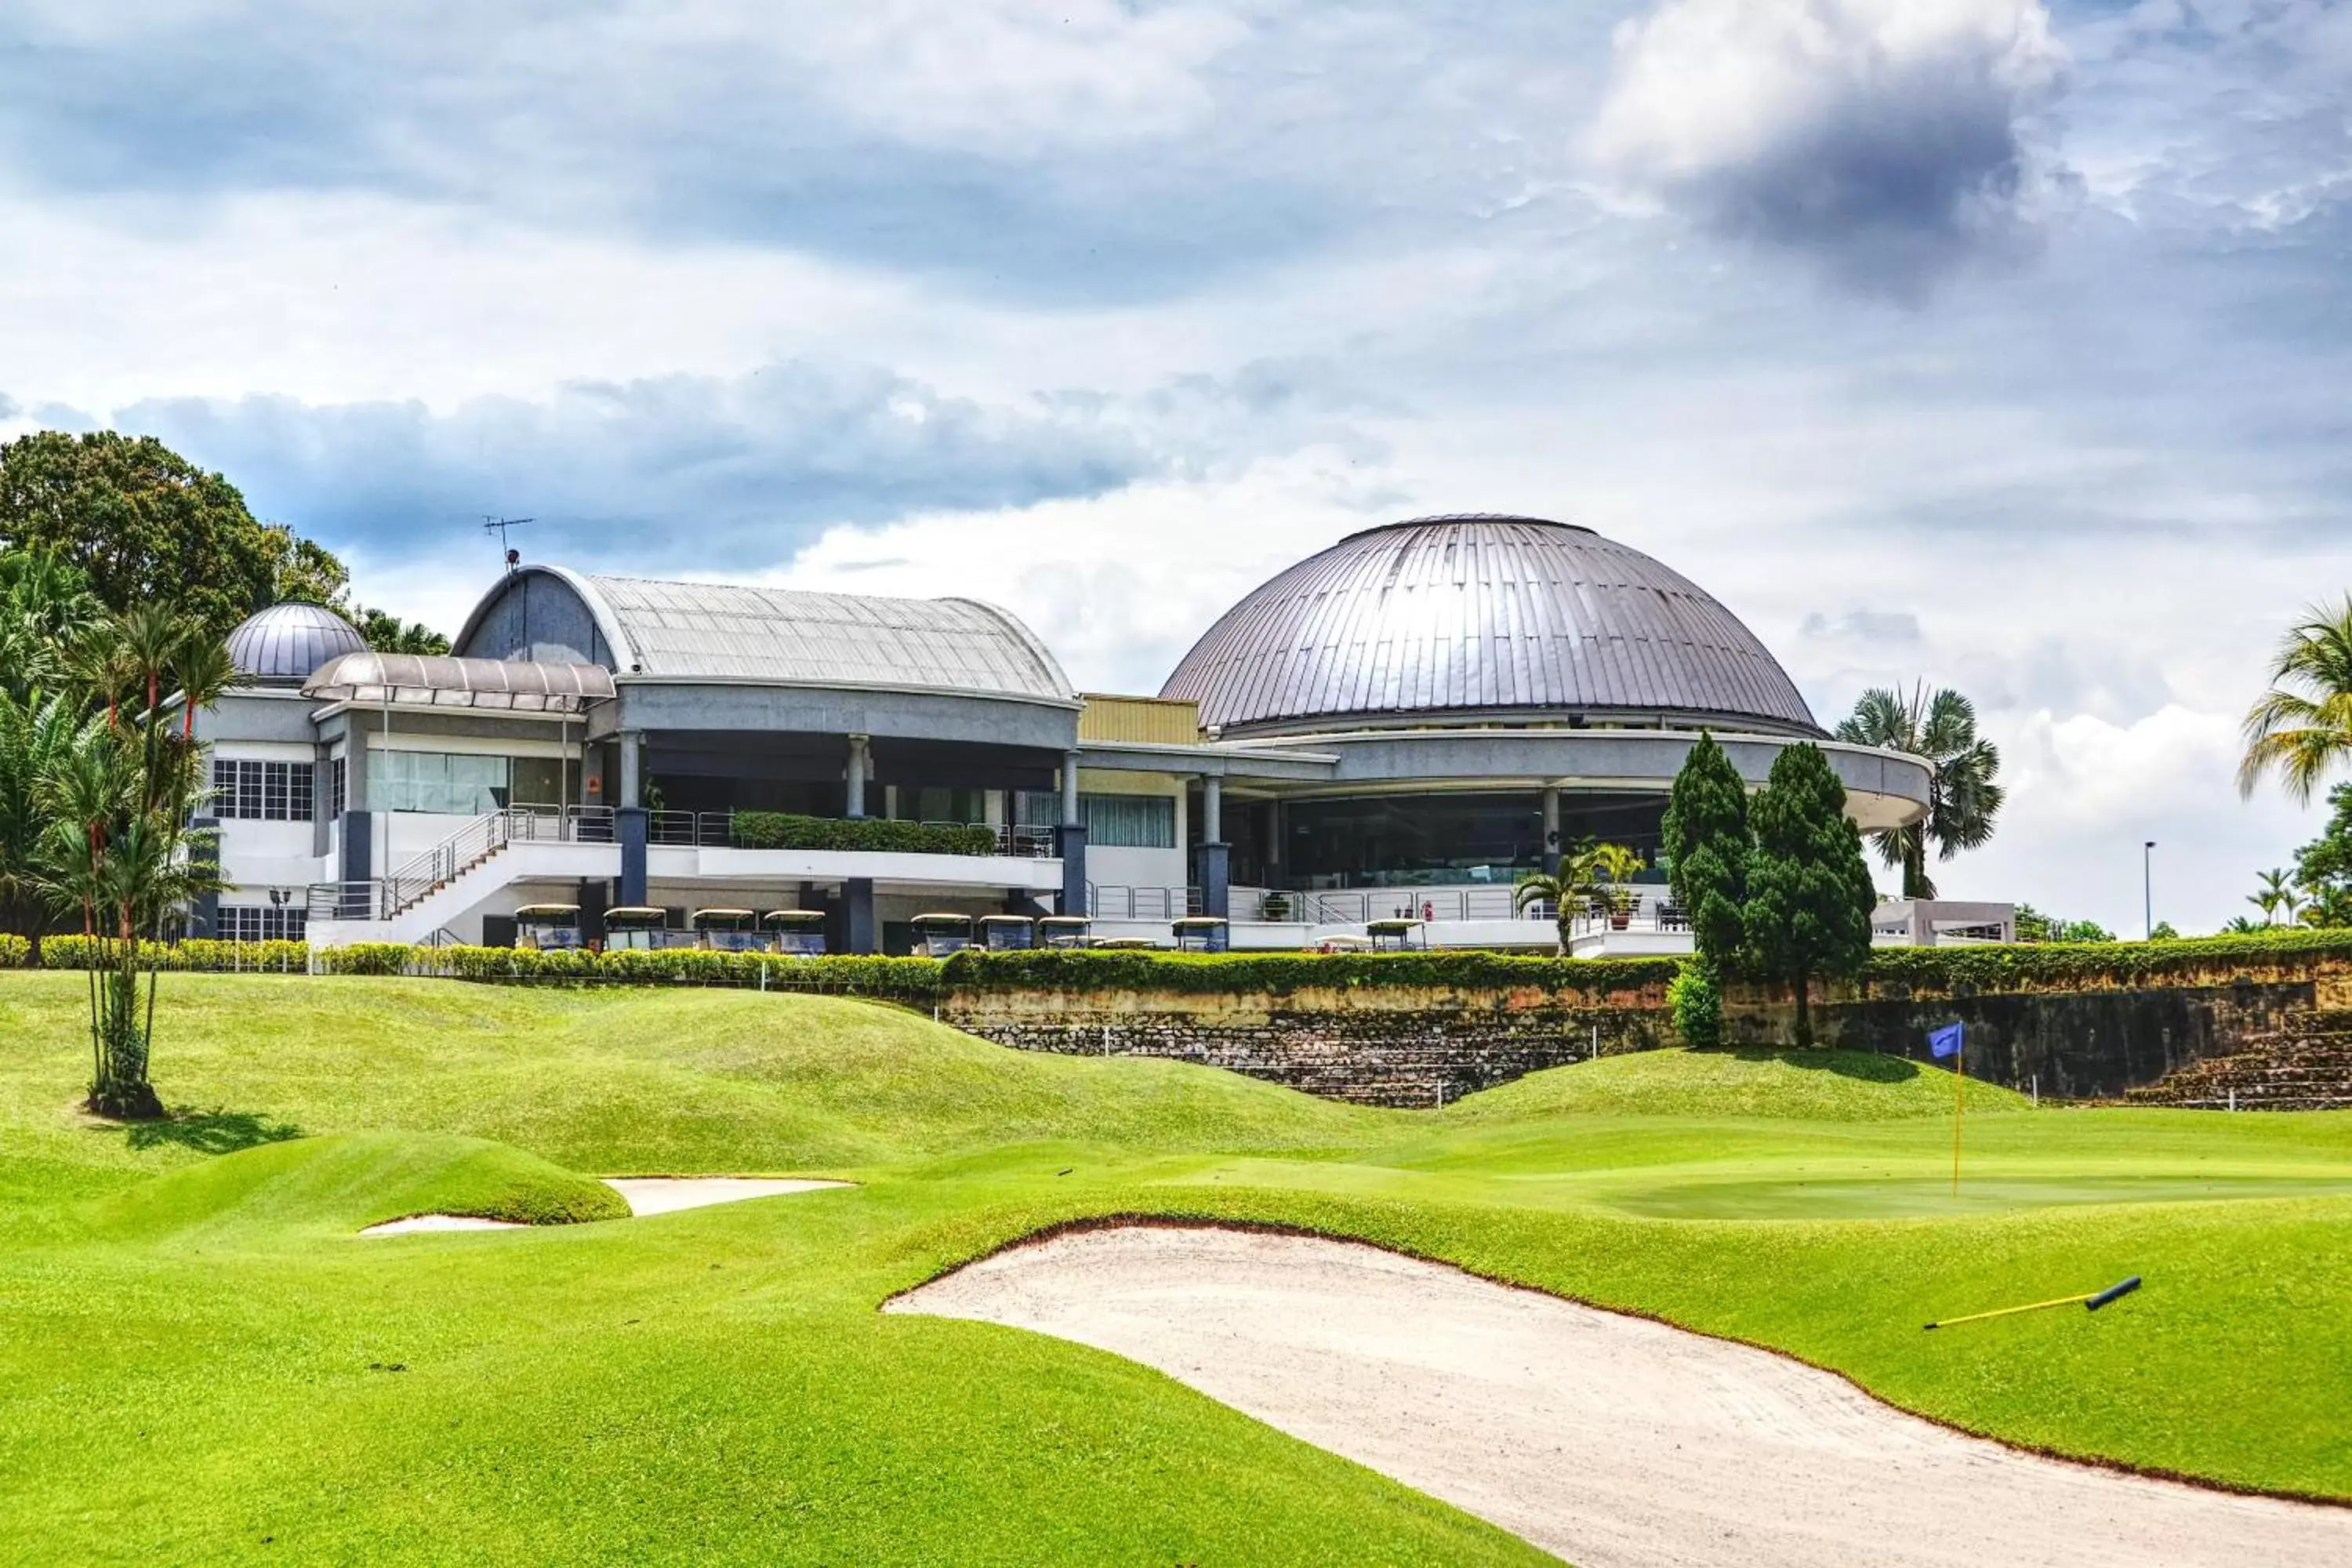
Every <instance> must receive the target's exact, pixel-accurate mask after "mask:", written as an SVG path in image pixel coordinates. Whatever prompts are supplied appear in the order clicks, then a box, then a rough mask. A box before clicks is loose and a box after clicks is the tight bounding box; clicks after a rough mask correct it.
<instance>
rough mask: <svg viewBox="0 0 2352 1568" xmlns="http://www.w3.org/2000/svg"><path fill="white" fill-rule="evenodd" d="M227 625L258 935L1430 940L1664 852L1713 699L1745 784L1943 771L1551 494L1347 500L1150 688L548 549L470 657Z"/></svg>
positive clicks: (1643, 899)
mask: <svg viewBox="0 0 2352 1568" xmlns="http://www.w3.org/2000/svg"><path fill="white" fill-rule="evenodd" d="M230 650H231V653H232V655H233V656H234V658H235V660H236V665H237V668H239V669H240V670H241V671H242V672H243V674H244V677H245V684H243V685H240V686H238V687H237V688H236V689H233V690H232V691H231V693H230V694H229V695H228V696H227V697H226V698H225V699H223V700H222V701H221V702H220V703H219V705H218V706H217V707H216V708H215V710H212V711H210V712H208V713H205V715H203V716H202V717H201V719H200V720H199V729H200V732H201V733H202V734H203V736H204V738H205V740H206V742H208V743H209V746H210V751H211V759H212V768H213V780H214V784H215V799H214V801H213V804H212V806H211V808H210V809H211V810H212V812H213V813H214V815H215V816H216V817H217V819H218V824H219V829H220V845H221V860H222V868H223V875H224V877H225V879H226V880H228V881H229V882H230V883H232V884H233V886H232V887H231V889H229V890H228V891H226V892H225V893H223V894H220V895H218V896H217V898H216V899H211V900H206V903H205V907H204V908H203V909H201V910H199V911H198V914H197V919H196V922H195V923H196V925H197V927H198V929H200V930H203V929H208V930H210V931H214V932H216V933H217V934H220V935H224V936H231V937H238V938H245V939H258V938H262V937H267V936H278V935H286V936H304V937H307V938H308V939H309V940H310V941H311V942H316V943H322V944H338V943H342V942H359V941H398V942H431V941H457V942H491V943H493V944H495V943H499V942H510V941H512V940H514V937H515V933H516V930H517V923H516V922H517V914H518V911H519V910H530V909H533V908H537V907H546V906H576V907H577V909H578V910H579V915H578V921H579V924H580V926H581V928H582V929H583V931H585V932H586V933H587V934H588V936H589V938H590V939H591V940H594V939H596V938H598V937H601V936H602V934H603V929H602V922H603V918H604V912H605V911H607V910H615V909H633V910H667V911H669V913H670V917H671V919H672V921H674V923H675V924H676V925H677V926H679V927H683V926H684V925H685V924H686V923H687V922H688V921H690V920H691V919H692V917H693V911H696V910H720V909H732V910H753V911H768V910H802V911H807V914H806V915H805V916H804V917H803V918H804V919H806V920H808V921H811V922H814V921H819V920H821V921H822V923H823V927H824V936H825V940H826V945H827V946H828V947H829V948H830V949H831V950H832V951H835V952H904V951H907V950H908V947H909V946H910V944H911V943H912V942H913V941H914V932H915V930H916V919H917V917H918V916H919V915H923V914H927V913H940V912H946V913H961V914H967V915H971V916H973V917H975V918H976V917H980V916H984V915H988V914H1015V915H1028V916H1041V915H1045V914H1049V913H1054V914H1066V915H1069V914H1082V915H1086V916H1088V917H1091V919H1092V920H1093V921H1094V930H1095V933H1096V934H1097V936H1098V937H1102V936H1127V937H1150V938H1152V939H1154V940H1158V941H1161V942H1166V941H1168V940H1169V939H1170V932H1171V925H1172V923H1173V922H1174V921H1178V920H1180V919H1183V918H1185V917H1187V916H1193V917H1221V918H1223V920H1225V921H1228V922H1229V924H1228V926H1227V927H1226V928H1225V931H1223V932H1221V933H1219V934H1220V938H1221V939H1222V938H1223V937H1225V936H1226V935H1227V934H1228V933H1229V939H1230V941H1231V942H1232V943H1233V945H1235V946H1265V947H1297V946H1302V945H1307V944H1310V943H1315V942H1331V941H1340V942H1345V941H1348V940H1349V939H1351V938H1354V937H1360V935H1361V933H1362V932H1363V931H1365V930H1366V929H1367V927H1368V925H1370V922H1374V921H1381V920H1384V919H1392V918H1398V917H1402V918H1405V919H1412V920H1419V921H1424V922H1426V924H1425V925H1424V926H1423V928H1422V931H1421V935H1422V939H1423V940H1425V941H1432V942H1436V943H1439V944H1444V943H1446V942H1456V943H1461V944H1465V945H1482V946H1506V947H1507V946H1520V947H1529V948H1536V947H1541V948H1549V946H1550V945H1551V943H1552V941H1553V933H1552V927H1551V924H1550V922H1549V920H1548V919H1546V918H1543V917H1542V915H1541V912H1540V911H1538V912H1537V915H1536V918H1532V919H1530V918H1526V917H1523V916H1521V915H1520V914H1518V913H1517V912H1515V911H1514V910H1513V909H1512V907H1511V902H1512V900H1511V889H1512V884H1513V882H1514V881H1515V880H1516V879H1517V878H1518V877H1519V876H1521V875H1522V874H1524V873H1525V872H1528V871H1530V870H1538V869H1546V868H1556V867H1557V866H1558V864H1559V858H1560V855H1561V853H1562V852H1563V850H1564V849H1572V848H1573V847H1574V846H1575V845H1576V844H1577V843H1579V842H1580V841H1581V840H1582V839H1584V838H1586V837H1592V838H1598V839H1602V840H1609V841H1614V842H1618V843H1622V844H1626V845H1629V846H1632V847H1633V848H1635V849H1636V850H1638V851H1640V852H1642V853H1643V856H1644V857H1645V858H1647V857H1651V856H1654V852H1655V850H1656V848H1657V846H1658V836H1659V825H1660V819H1661V817H1662V816H1663V814H1664V806H1665V800H1666V794H1667V790H1668V788H1669V786H1670V785H1671V784H1672V782H1673V779H1674V776H1675V772H1676V771H1677V770H1678V769H1679V768H1680V767H1681V765H1682V762H1683V759H1684V757H1685V755H1686V754H1687V752H1688V751H1689V749H1690V747H1691V745H1692V744H1693V743H1694V742H1695V741H1696V739H1697V736H1698V734H1699V732H1700V731H1712V732H1713V733H1714V734H1715V736H1716V737H1717V740H1718V741H1719V742H1721V743H1722V744H1723V746H1724V748H1725V750H1726V751H1727V752H1728V753H1729V755H1730V757H1731V759H1732V762H1733V763H1734V765H1736V766H1737V767H1738V769H1739V771H1740V773H1742V774H1743V775H1744V776H1745V777H1747V778H1748V780H1749V781H1751V783H1755V784H1760V783H1761V782H1762V781H1763V779H1764V777H1765V775H1766V773H1768V772H1769V770H1770V767H1771V765H1772V761H1773V758H1774V757H1775V756H1776V755H1777V754H1778V753H1779V752H1780V749H1781V748H1782V747H1784V746H1787V745H1789V744H1790V743H1792V742H1814V743H1817V744H1819V745H1821V746H1822V749H1823V750H1824V751H1825V752H1827V753H1828V756H1829V759H1830V762H1831V765H1832V767H1833V768H1834V769H1835V770H1836V771H1837V773H1838V775H1839V776H1840V778H1841V779H1842V780H1843V782H1844V784H1845V786H1846V791H1847V798H1848V809H1849V811H1850V812H1851V814H1852V815H1853V817H1854V819H1855V820H1856V821H1857V822H1858V823H1859V824H1860V825H1861V826H1864V828H1874V827H1887V826H1898V825H1901V824H1904V823H1907V822H1910V821H1914V820H1916V818H1917V817H1918V816H1919V815H1920V814H1921V813H1922V812H1923V811H1924V809H1925V806H1926V802H1927V785H1928V779H1929V769H1928V766H1927V763H1925V762H1923V761H1921V760H1920V759H1918V758H1916V757H1910V756H1906V755H1902V754H1899V753H1895V752H1883V751H1876V750H1873V749H1870V748H1866V747H1860V746H1851V745H1845V744H1842V743H1839V742H1833V741H1831V740H1830V739H1828V737H1827V736H1826V734H1825V733H1824V731H1822V729H1821V727H1820V726H1819V725H1818V724H1817V723H1816V722H1815V721H1814V719H1813V716H1812V714H1811V712H1810V711H1809V710H1807V708H1806V706H1805V703H1804V700H1803V699H1802V698H1801V697H1800V696H1799V694H1798V692H1797V689H1796V687H1795V686H1794V684H1793V683H1792V682H1791V681H1790V679H1789V678H1788V676H1787V674H1786V673H1785V672H1783V671H1782V669H1781V668H1780V665H1779V664H1778V663H1777V662H1776V661H1775V660H1774V659H1773V658H1772V656H1771V655H1770V654H1769V652H1768V651H1767V650H1766V649H1765V648H1764V647H1763V645H1762V644H1761V643H1759V641H1758V640H1757V639H1756V637H1754V636H1753V635H1752V634H1751V633H1750V632H1749V631H1748V628H1747V627H1745V626H1742V625H1741V624H1740V623H1739V621H1738V618H1737V617H1735V616H1733V615H1732V614H1731V613H1730V612H1729V611H1728V610H1727V609H1726V608H1725V607H1724V606H1723V605H1721V604H1720V603H1718V602H1717V600H1715V599H1714V598H1712V597H1710V596H1709V595H1707V594H1706V592H1704V591H1703V590H1702V589H1700V588H1699V587H1697V586H1696V584H1693V583H1691V582H1690V581H1689V580H1688V579H1686V578H1685V577H1683V576H1681V575H1680V574H1677V573H1675V572H1674V571H1672V570H1671V569H1669V568H1668V567H1666V566H1664V565H1663V564H1661V563H1658V562H1656V561H1654V560H1652V559H1650V558H1649V557H1648V556H1646V555H1643V554H1642V553H1641V552H1638V551H1635V550H1632V549H1629V548H1628V547H1626V546H1624V545H1622V544H1619V543H1616V542H1612V541H1610V540H1607V539H1603V538H1601V536H1599V535H1597V534H1595V533H1593V532H1591V531H1590V530H1587V529H1583V528H1579V527H1575V526H1572V525H1569V524H1564V523H1558V522H1548V521H1541V520H1538V519H1533V518H1519V517H1493V516H1462V517H1435V518H1422V519H1415V520H1412V521H1404V522H1398V523H1392V524H1389V525H1386V526H1383V527H1379V528H1373V529H1369V530H1366V531H1363V532H1360V533H1357V534H1354V535H1351V536H1350V537H1349V538H1347V539H1344V540H1342V541H1340V542H1339V543H1338V544H1335V545H1333V546H1332V547H1331V548H1330V549H1328V550H1326V551H1324V552H1321V553H1319V554H1318V555H1315V556H1313V557H1310V558H1309V559H1307V560H1306V561H1303V562H1301V563H1298V564H1297V565H1296V566H1293V567H1292V568H1290V569H1289V570H1288V571H1286V572H1284V573H1282V574H1279V575H1278V576H1276V577H1275V578H1274V579H1272V580H1271V581H1270V582H1267V583H1266V584H1264V585H1262V586H1261V587H1259V588H1258V589H1256V590H1255V592H1253V593H1251V594H1250V595H1247V596H1246V597H1245V598H1244V599H1243V600H1242V601H1241V602H1240V603H1239V604H1237V605H1234V607H1233V608H1232V609H1231V610H1230V611H1228V612H1227V613H1226V614H1225V615H1224V616H1223V617H1222V618H1220V619H1219V620H1218V621H1217V622H1216V624H1215V625H1213V626H1211V627H1210V628H1209V629H1208V630H1207V632H1206V633H1205V634H1204V635H1203V636H1202V637H1201V639H1200V641H1199V642H1198V643H1197V644H1196V645H1195V646H1194V647H1193V648H1192V651H1191V652H1190V653H1189V654H1187V655H1186V656H1185V657H1184V658H1183V659H1182V660H1181V662H1180V663H1179V664H1178V666H1177V667H1176V668H1175V670H1174V671H1173V673H1171V675H1170V677H1169V678H1168V680H1167V682H1166V684H1165V685H1164V687H1163V688H1162V689H1161V690H1160V693H1159V694H1158V695H1157V696H1153V697H1141V696H1103V695H1090V694H1082V693H1080V692H1078V691H1076V690H1075V689H1073V688H1072V687H1071V684H1070V681H1069V679H1068V677H1067V676H1066V675H1065V674H1064V673H1063V670H1062V668H1061V666H1060V665H1059V664H1058V663H1057V662H1056V661H1055V658H1054V655H1053V653H1052V651H1051V650H1050V649H1048V648H1047V647H1045V645H1044V644H1043V643H1042V642H1041V641H1040V640H1039V639H1038V638H1037V637H1036V636H1035V635H1034V633H1032V632H1031V631H1030V630H1029V629H1028V628H1027V627H1026V626H1023V625H1022V624H1021V622H1020V621H1019V620H1018V619H1016V618H1015V617H1013V616H1011V615H1009V614H1007V613H1006V612H1004V611H1003V610H1000V609H997V608H995V607H993V606H991V605H984V604H981V603H978V602H976V601H973V600H970V599H960V598H943V599H930V600H916V599H895V598H877V597H866V596H860V595H838V594H813V593H801V592H793V591H790V590H784V589H774V588H758V587H749V586H743V585H740V584H698V583H667V582H650V581H644V580H640V579H635V578H626V577H614V576H604V575H595V574H585V573H579V572H572V571H568V570H565V569H563V568H562V567H559V566H552V565H539V564H518V565H516V566H514V567H513V568H512V569H511V570H509V572H507V573H506V574H504V575H502V576H501V577H499V579H498V580H497V581H496V582H495V583H493V584H491V585H490V587H489V589H488V592H487V593H486V594H485V595H483V597H482V599H481V601H480V602H479V604H478V605H476V607H475V608H474V610H473V612H472V614H471V615H470V616H468V617H467V621H466V624H465V626H463V628H462V629H461V630H460V631H459V632H458V634H457V638H456V640H455V644H454V647H453V651H452V653H451V654H450V655H448V656H446V657H438V658H428V657H423V656H415V655H400V654H379V653H375V652H372V651H370V650H369V649H367V648H366V647H364V646H362V642H361V639H360V637H359V636H358V634H357V633H356V632H355V631H354V630H353V629H352V627H351V626H349V625H348V624H346V623H345V622H343V621H342V620H341V618H340V617H339V616H335V615H334V614H333V613H332V612H331V611H328V610H325V609H321V608H320V607H318V606H315V605H295V604H289V605H276V606H273V607H272V608H270V609H268V610H265V611H263V612H261V613H260V614H259V615H257V616H254V617H253V618H252V619H251V620H249V621H247V623H246V624H245V625H244V626H240V627H239V628H238V629H237V631H236V633H235V634H234V635H233V636H232V637H231V638H230ZM883 824H895V825H899V826H881V825H883ZM1663 884H1664V878H1663V876H1661V875H1659V874H1658V873H1655V872H1645V873H1643V874H1642V875H1641V876H1640V877H1637V878H1636V879H1635V880H1634V882H1633V885H1632V886H1631V887H1629V888H1628V889H1627V890H1626V892H1627V897H1626V902H1627V904H1628V906H1629V910H1628V915H1627V918H1626V919H1625V921H1624V923H1623V925H1622V928H1621V929H1620V930H1619V931H1617V932H1615V933H1613V935H1612V934H1608V933H1603V934H1602V935H1601V937H1599V938H1598V939H1597V940H1600V941H1603V942H1609V943H1610V947H1611V950H1612V951H1618V952H1623V951H1629V950H1632V951H1641V950H1642V949H1643V942H1644V941H1645V940H1648V941H1651V942H1654V950H1658V951H1674V950H1675V947H1676V945H1677V942H1676V934H1675V927H1676V920H1675V916H1676V911H1675V910H1672V908H1671V904H1670V903H1669V902H1668V900H1667V896H1666V892H1665V889H1664V885H1663ZM1882 916H1883V918H1893V917H1891V916H1887V915H1886V912H1885V911H1882ZM637 918H640V919H642V918H645V917H642V916H640V917H637ZM1926 918H1927V917H1925V916H1922V915H1920V914H1919V913H1918V912H1917V911H1908V910H1906V911H1905V912H1904V913H1903V914H1902V916H1901V919H1903V920H1905V921H1910V922H1911V923H1912V925H1913V926H1915V927H1916V926H1918V924H1919V922H1920V921H1921V920H1923V919H1926ZM1890 929H1891V928H1890ZM1680 941H1681V942H1682V943H1684V944H1686V942H1687V938H1686V937H1684V938H1681V939H1680Z"/></svg>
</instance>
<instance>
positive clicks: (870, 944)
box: [841, 877, 882, 952]
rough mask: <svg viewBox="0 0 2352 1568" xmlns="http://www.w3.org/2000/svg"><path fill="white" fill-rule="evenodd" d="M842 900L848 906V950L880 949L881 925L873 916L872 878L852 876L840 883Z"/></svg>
mask: <svg viewBox="0 0 2352 1568" xmlns="http://www.w3.org/2000/svg"><path fill="white" fill-rule="evenodd" d="M841 891H842V895H843V900H842V901H843V902H845V903H846V904H847V905H848V906H849V951H850V952H881V951H882V927H881V925H880V923H879V922H877V921H876V920H875V918H874V879H873V878H871V877H852V878H850V879H848V880H847V881H845V882H844V883H843V884H842V885H841Z"/></svg>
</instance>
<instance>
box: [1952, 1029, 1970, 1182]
mask: <svg viewBox="0 0 2352 1568" xmlns="http://www.w3.org/2000/svg"><path fill="white" fill-rule="evenodd" d="M1968 1065H1969V1037H1967V1036H1966V1035H1962V1036H1961V1037H1960V1042H1959V1048H1958V1049H1957V1050H1955V1051H1954V1052H1953V1053H1952V1196H1954V1197H1955V1198H1957V1197H1958V1196H1959V1195H1960V1116H1961V1101H1960V1089H1961V1088H1962V1086H1963V1085H1965V1084H1966V1083H1967V1082H1968V1076H1969V1075H1968V1071H1967V1068H1968Z"/></svg>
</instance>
